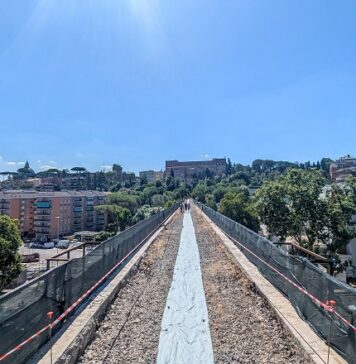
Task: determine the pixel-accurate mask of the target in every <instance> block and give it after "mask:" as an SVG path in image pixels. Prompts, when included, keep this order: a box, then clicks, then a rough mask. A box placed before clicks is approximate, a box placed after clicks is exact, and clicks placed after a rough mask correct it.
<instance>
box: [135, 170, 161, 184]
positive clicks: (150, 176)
mask: <svg viewBox="0 0 356 364" xmlns="http://www.w3.org/2000/svg"><path fill="white" fill-rule="evenodd" d="M139 176H140V178H141V179H144V178H146V180H147V182H156V181H163V179H164V173H163V171H152V170H150V171H142V172H140V173H139Z"/></svg>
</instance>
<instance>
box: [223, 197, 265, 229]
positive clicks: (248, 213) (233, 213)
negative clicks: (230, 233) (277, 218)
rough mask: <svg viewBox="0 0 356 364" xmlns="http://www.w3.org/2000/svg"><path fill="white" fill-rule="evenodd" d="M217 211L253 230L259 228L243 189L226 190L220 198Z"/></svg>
mask: <svg viewBox="0 0 356 364" xmlns="http://www.w3.org/2000/svg"><path fill="white" fill-rule="evenodd" d="M219 212H221V213H222V214H223V215H225V216H227V217H229V218H230V219H232V220H235V221H237V222H238V223H240V224H242V225H244V226H246V227H248V228H249V229H251V230H253V231H256V232H257V231H258V230H259V228H260V225H259V221H258V218H257V216H256V215H255V213H254V210H253V208H252V204H251V201H250V199H249V196H248V195H247V194H246V193H245V192H243V191H241V192H239V193H234V192H228V193H227V194H226V195H225V196H224V197H223V199H222V200H221V203H220V207H219Z"/></svg>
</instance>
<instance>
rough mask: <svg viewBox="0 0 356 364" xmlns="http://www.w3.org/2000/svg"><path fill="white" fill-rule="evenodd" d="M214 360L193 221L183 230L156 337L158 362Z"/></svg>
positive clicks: (187, 363) (188, 220) (191, 363)
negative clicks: (158, 333)
mask: <svg viewBox="0 0 356 364" xmlns="http://www.w3.org/2000/svg"><path fill="white" fill-rule="evenodd" d="M199 363H201V364H213V363H214V354H213V347H212V343H211V337H210V329H209V320H208V309H207V307H206V302H205V294H204V288H203V281H202V276H201V270H200V258H199V250H198V245H197V242H196V237H195V231H194V226H193V221H192V218H191V216H190V214H188V213H186V214H184V219H183V230H182V234H181V238H180V245H179V251H178V255H177V260H176V264H175V267H174V274H173V281H172V285H171V288H170V290H169V293H168V298H167V303H166V308H165V310H164V314H163V318H162V323H161V334H160V338H159V346H158V356H157V364H199Z"/></svg>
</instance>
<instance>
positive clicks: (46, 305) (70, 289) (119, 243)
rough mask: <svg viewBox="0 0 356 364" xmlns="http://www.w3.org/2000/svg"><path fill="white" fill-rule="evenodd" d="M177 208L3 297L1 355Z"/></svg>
mask: <svg viewBox="0 0 356 364" xmlns="http://www.w3.org/2000/svg"><path fill="white" fill-rule="evenodd" d="M176 208H177V206H172V207H170V208H168V209H166V210H163V211H161V212H158V213H157V214H155V215H153V216H151V217H150V218H148V219H146V220H143V221H141V222H139V223H138V224H136V225H134V226H132V227H130V228H128V229H127V230H125V231H124V232H122V233H120V234H119V235H116V236H114V237H112V238H110V239H108V240H106V241H105V242H103V243H101V244H100V245H98V246H97V247H96V248H95V249H93V250H92V251H91V252H90V253H88V254H86V255H85V256H83V257H81V258H78V259H73V260H71V261H69V262H67V263H65V264H63V265H61V266H59V267H57V268H54V269H52V270H50V271H48V272H46V273H45V274H43V275H41V276H40V277H38V278H36V279H34V280H33V281H31V282H29V283H27V284H25V285H23V286H20V287H18V288H17V289H15V290H14V291H12V292H9V293H8V294H5V295H4V296H2V297H0V356H1V355H3V354H5V353H7V352H8V351H9V350H11V349H13V347H14V346H16V345H18V344H19V343H21V342H22V341H23V340H26V339H27V338H28V337H30V336H31V335H33V334H34V333H36V332H37V331H38V330H40V329H42V328H43V327H45V326H46V325H48V324H49V321H48V318H47V316H46V314H47V312H49V311H53V312H54V318H56V317H58V316H59V315H60V314H62V313H63V312H64V310H66V309H67V308H68V307H69V306H70V305H71V304H72V303H73V302H75V301H76V300H77V299H78V298H79V297H80V296H81V295H82V294H83V293H85V292H86V291H87V290H88V289H89V288H90V287H91V286H92V285H93V284H95V283H96V282H97V281H98V280H99V279H100V278H101V277H102V276H103V275H104V274H105V273H106V272H108V271H109V270H110V269H111V268H112V267H113V266H114V265H115V264H116V263H117V262H119V261H120V260H121V259H123V258H124V257H125V256H126V255H127V254H128V253H130V251H132V250H133V249H135V248H136V247H137V246H138V245H139V244H140V243H141V242H142V241H143V240H145V239H146V238H147V237H148V236H149V235H150V234H151V233H153V232H154V231H155V229H156V228H157V227H159V225H161V224H162V222H164V220H166V219H167V218H168V217H169V216H170V215H171V214H172V213H173V212H174V210H175V209H176ZM126 262H127V261H126ZM123 266H124V264H123ZM121 269H122V267H121ZM47 340H48V332H44V333H42V334H41V335H40V336H38V337H37V338H35V339H34V340H32V341H31V342H30V343H29V344H27V345H25V346H24V347H22V348H21V349H20V350H17V351H16V352H15V353H13V354H12V355H11V356H10V357H9V358H7V359H5V360H3V363H22V362H24V361H25V360H26V359H27V358H29V357H30V356H31V355H32V354H34V353H35V352H36V351H37V350H38V348H39V347H40V346H41V345H43V344H44V343H45V342H46V341H47Z"/></svg>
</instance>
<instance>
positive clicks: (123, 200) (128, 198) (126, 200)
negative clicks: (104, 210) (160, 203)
mask: <svg viewBox="0 0 356 364" xmlns="http://www.w3.org/2000/svg"><path fill="white" fill-rule="evenodd" d="M139 202H140V201H139V197H138V196H135V195H130V194H128V193H126V192H114V193H112V194H110V195H109V197H108V204H110V205H117V206H121V207H124V208H127V209H128V210H129V211H130V212H131V214H132V215H133V214H135V212H136V211H137V209H138V208H139Z"/></svg>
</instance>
